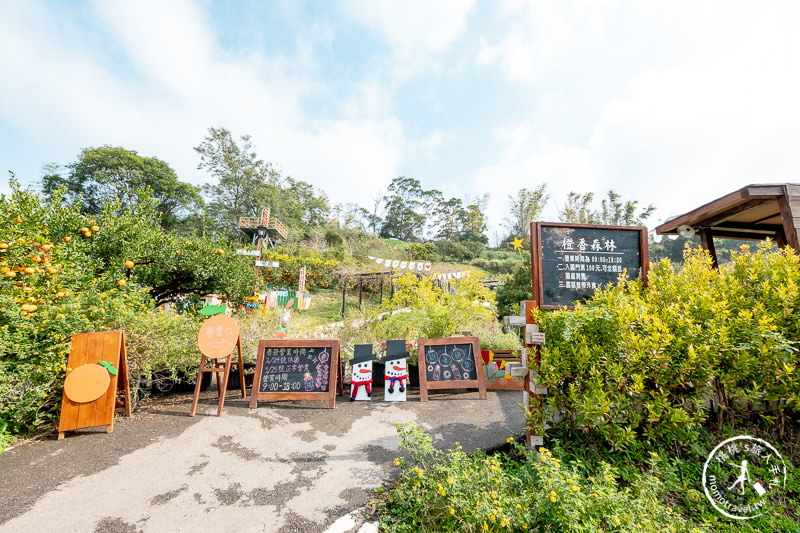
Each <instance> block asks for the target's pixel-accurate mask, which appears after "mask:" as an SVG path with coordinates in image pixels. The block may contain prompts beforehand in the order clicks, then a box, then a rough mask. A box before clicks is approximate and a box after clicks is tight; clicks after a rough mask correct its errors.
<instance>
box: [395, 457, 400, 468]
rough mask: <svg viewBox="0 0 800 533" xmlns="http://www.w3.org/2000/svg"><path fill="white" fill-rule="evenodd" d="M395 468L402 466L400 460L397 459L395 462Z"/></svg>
mask: <svg viewBox="0 0 800 533" xmlns="http://www.w3.org/2000/svg"><path fill="white" fill-rule="evenodd" d="M394 466H400V459H397V458H396V459H395V460H394Z"/></svg>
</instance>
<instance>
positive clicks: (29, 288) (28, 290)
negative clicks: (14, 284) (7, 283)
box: [22, 287, 33, 294]
mask: <svg viewBox="0 0 800 533" xmlns="http://www.w3.org/2000/svg"><path fill="white" fill-rule="evenodd" d="M22 291H23V292H25V293H26V294H30V293H32V292H33V287H25V288H24V289H22Z"/></svg>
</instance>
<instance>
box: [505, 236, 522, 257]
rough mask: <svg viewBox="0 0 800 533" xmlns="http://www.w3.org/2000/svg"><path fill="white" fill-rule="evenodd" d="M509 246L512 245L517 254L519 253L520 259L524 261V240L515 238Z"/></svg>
mask: <svg viewBox="0 0 800 533" xmlns="http://www.w3.org/2000/svg"><path fill="white" fill-rule="evenodd" d="M508 244H510V245H511V246H513V247H514V249H515V250H516V251H517V252H519V258H520V259H522V239H520V238H519V237H514V240H513V241H511V242H510V243H508Z"/></svg>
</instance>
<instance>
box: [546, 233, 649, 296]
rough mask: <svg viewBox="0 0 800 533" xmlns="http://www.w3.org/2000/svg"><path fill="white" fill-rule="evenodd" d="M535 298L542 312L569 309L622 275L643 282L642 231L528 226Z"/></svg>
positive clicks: (644, 250) (644, 254) (645, 252)
mask: <svg viewBox="0 0 800 533" xmlns="http://www.w3.org/2000/svg"><path fill="white" fill-rule="evenodd" d="M531 241H532V242H531V254H532V259H533V261H532V266H531V268H532V270H533V272H532V275H533V284H534V298H537V297H538V301H539V306H540V307H541V308H543V309H556V308H561V307H573V306H574V305H575V303H576V302H581V301H585V300H587V299H589V298H591V297H592V295H594V292H595V290H597V289H598V288H601V287H604V286H606V285H608V284H609V283H612V284H614V283H616V282H617V280H618V278H619V276H620V275H621V274H622V273H623V272H627V275H628V278H630V279H639V278H641V279H644V280H646V279H647V277H646V276H647V268H648V250H647V228H644V227H630V226H593V225H584V224H561V223H551V222H536V223H534V224H531Z"/></svg>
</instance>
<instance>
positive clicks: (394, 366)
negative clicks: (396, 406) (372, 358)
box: [381, 340, 408, 402]
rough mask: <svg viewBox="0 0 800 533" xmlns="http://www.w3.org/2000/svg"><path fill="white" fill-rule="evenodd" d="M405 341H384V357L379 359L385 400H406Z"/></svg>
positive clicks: (406, 354)
mask: <svg viewBox="0 0 800 533" xmlns="http://www.w3.org/2000/svg"><path fill="white" fill-rule="evenodd" d="M407 358H408V352H407V351H406V341H404V340H398V341H386V357H384V358H383V359H381V362H382V363H384V365H386V366H385V370H384V374H383V377H384V387H385V389H384V397H383V399H384V400H385V401H387V402H404V401H406V387H407V386H408V366H407V364H406V359H407Z"/></svg>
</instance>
